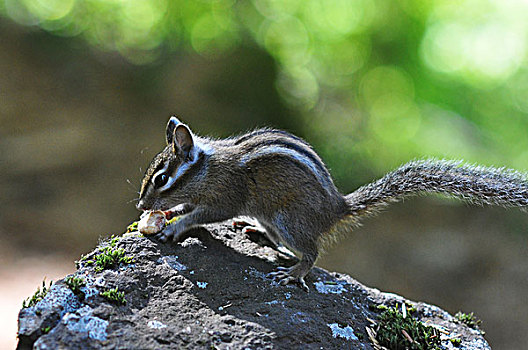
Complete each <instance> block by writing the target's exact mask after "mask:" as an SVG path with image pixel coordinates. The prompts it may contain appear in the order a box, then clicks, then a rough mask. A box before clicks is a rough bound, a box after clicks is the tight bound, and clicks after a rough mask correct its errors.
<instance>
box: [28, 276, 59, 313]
mask: <svg viewBox="0 0 528 350" xmlns="http://www.w3.org/2000/svg"><path fill="white" fill-rule="evenodd" d="M52 284H53V281H50V282H49V286H48V287H46V279H44V280H43V281H42V288H41V287H38V288H37V291H36V292H35V294H33V296H31V297H30V298H27V299H25V300H24V301H23V302H22V308H26V307H32V306H35V305H36V304H37V303H38V302H39V301H41V300H42V299H44V297H45V296H46V294H48V292H49V290H50V288H51V285H52Z"/></svg>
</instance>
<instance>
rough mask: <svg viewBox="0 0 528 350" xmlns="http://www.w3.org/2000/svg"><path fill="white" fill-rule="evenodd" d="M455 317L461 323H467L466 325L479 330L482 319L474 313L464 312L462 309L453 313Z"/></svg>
mask: <svg viewBox="0 0 528 350" xmlns="http://www.w3.org/2000/svg"><path fill="white" fill-rule="evenodd" d="M455 318H456V319H457V320H458V321H460V322H462V323H463V324H465V325H467V326H468V327H471V328H473V329H478V330H480V325H481V324H482V321H481V320H479V319H477V318H476V317H475V315H473V313H469V314H466V313H463V312H462V311H459V312H457V313H456V314H455Z"/></svg>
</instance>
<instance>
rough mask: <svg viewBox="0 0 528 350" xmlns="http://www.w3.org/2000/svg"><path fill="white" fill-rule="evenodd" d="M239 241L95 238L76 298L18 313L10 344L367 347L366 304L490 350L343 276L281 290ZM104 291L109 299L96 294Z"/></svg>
mask: <svg viewBox="0 0 528 350" xmlns="http://www.w3.org/2000/svg"><path fill="white" fill-rule="evenodd" d="M248 237H250V236H248V235H246V234H245V233H242V232H241V230H239V229H236V228H234V227H233V226H231V225H228V224H214V225H207V226H205V228H200V229H196V230H193V231H192V232H190V234H189V237H188V238H186V239H185V240H184V241H182V242H180V243H178V244H174V243H167V244H164V243H161V242H159V241H157V240H156V239H154V238H147V237H144V236H142V235H140V234H138V233H134V232H133V233H129V234H125V235H124V236H122V237H119V238H114V239H112V240H110V241H107V242H103V243H102V244H101V245H100V246H99V247H98V248H96V249H95V250H94V251H93V252H91V253H90V254H88V255H87V256H86V257H85V258H83V259H82V260H81V261H80V262H79V263H78V267H79V268H78V271H77V272H76V273H75V277H80V278H83V280H84V282H85V285H84V286H82V287H80V292H77V293H75V294H74V292H72V290H71V289H70V288H69V287H68V285H67V284H66V282H65V280H60V281H58V282H57V283H55V284H54V285H53V286H52V287H51V290H50V292H49V293H48V294H47V295H46V297H45V298H44V299H43V300H42V301H40V302H38V303H37V304H36V305H35V306H32V307H28V308H25V309H22V310H21V311H20V314H19V344H18V348H19V349H30V348H34V349H58V348H60V349H116V348H118V349H180V348H186V349H204V348H207V349H211V348H216V349H298V348H302V349H322V348H324V349H374V346H373V345H372V343H371V341H370V340H369V336H368V334H367V332H366V327H372V324H371V322H370V321H369V319H371V320H376V318H377V316H378V315H379V314H380V312H381V311H380V310H379V309H377V308H376V307H375V305H378V304H384V305H396V304H400V305H401V303H404V302H406V303H408V304H410V305H412V306H413V307H415V308H416V310H417V311H416V313H415V314H416V317H417V318H418V319H420V320H421V321H422V322H426V323H427V324H428V325H435V326H436V327H440V329H442V330H443V331H442V332H443V333H442V334H443V338H446V340H444V341H443V342H442V346H443V348H445V349H456V346H455V345H453V343H452V342H451V341H449V340H447V338H449V337H451V338H454V337H456V338H458V339H460V340H461V341H462V343H461V345H460V346H461V348H463V349H490V347H489V345H488V343H487V342H486V340H485V339H484V338H483V336H482V334H481V332H480V331H478V330H474V329H472V328H469V327H467V326H465V325H464V324H461V323H460V322H458V321H457V320H456V319H455V318H454V317H453V316H451V315H449V314H448V313H447V312H445V311H443V310H441V309H439V308H438V307H435V306H432V305H428V304H424V303H415V302H411V301H408V300H405V299H404V298H402V297H399V296H397V295H393V294H388V293H382V292H380V291H378V290H376V289H371V288H367V287H365V286H363V285H361V284H360V283H358V282H357V281H355V280H354V279H352V278H351V277H349V276H347V275H342V274H338V273H330V272H327V271H325V270H323V269H320V268H315V269H313V270H312V271H311V272H310V274H309V275H308V276H307V278H306V283H307V284H308V286H309V287H310V292H308V293H307V292H304V291H303V290H302V289H301V288H299V287H298V286H295V285H289V286H280V285H278V284H277V283H275V282H273V281H271V280H270V279H268V278H266V274H267V273H269V272H271V271H272V270H274V269H275V268H276V266H277V265H278V264H284V263H289V264H291V263H292V262H291V261H290V260H291V259H289V258H288V257H287V256H286V255H285V254H283V253H279V252H277V251H276V250H274V249H272V248H271V247H269V246H262V245H259V244H256V243H254V242H253V241H251V240H250V239H248ZM252 238H254V237H252ZM118 250H119V251H120V252H121V253H115V255H116V256H117V258H116V259H118V258H119V256H122V255H123V253H124V255H125V256H128V257H132V261H130V259H127V258H124V259H122V260H121V263H119V260H116V261H114V263H113V264H112V263H110V264H109V265H108V266H106V267H105V269H101V268H97V266H98V265H96V264H95V263H94V262H93V261H95V260H96V256H97V254H99V253H101V252H107V253H108V252H109V251H118ZM90 260H91V261H92V263H90ZM97 271H98V272H97ZM115 288H117V290H114V289H115ZM109 290H114V292H115V294H113V295H114V297H109V298H110V299H111V300H109V299H107V298H103V297H102V296H101V295H100V292H103V291H109ZM119 292H123V293H124V300H123V299H122V298H120V297H119V295H118V293H119ZM112 293H113V292H112ZM109 294H111V293H110V292H109Z"/></svg>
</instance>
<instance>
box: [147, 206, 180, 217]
mask: <svg viewBox="0 0 528 350" xmlns="http://www.w3.org/2000/svg"><path fill="white" fill-rule="evenodd" d="M176 208H177V206H175V207H172V208H170V209H161V208H155V206H153V207H152V208H149V209H143V212H142V213H141V217H143V216H144V215H147V214H148V213H150V212H153V211H161V212H163V214H164V215H165V217H166V218H167V220H170V219H172V218H173V217H175V216H178V215H177V214H178V210H177V209H176Z"/></svg>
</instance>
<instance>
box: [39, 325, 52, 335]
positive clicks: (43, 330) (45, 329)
mask: <svg viewBox="0 0 528 350" xmlns="http://www.w3.org/2000/svg"><path fill="white" fill-rule="evenodd" d="M41 331H42V333H43V334H48V333H49V331H51V326H47V327H44V328H42V329H41Z"/></svg>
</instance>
